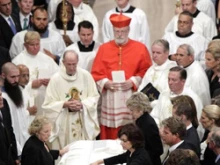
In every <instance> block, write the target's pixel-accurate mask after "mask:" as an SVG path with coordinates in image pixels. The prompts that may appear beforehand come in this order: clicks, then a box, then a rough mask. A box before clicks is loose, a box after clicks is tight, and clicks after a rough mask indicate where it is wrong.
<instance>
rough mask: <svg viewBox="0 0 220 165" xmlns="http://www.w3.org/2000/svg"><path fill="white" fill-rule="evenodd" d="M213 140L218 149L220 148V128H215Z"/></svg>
mask: <svg viewBox="0 0 220 165" xmlns="http://www.w3.org/2000/svg"><path fill="white" fill-rule="evenodd" d="M211 140H212V141H213V143H214V144H215V145H216V147H218V148H220V128H217V127H216V128H214V129H213V130H212V134H211Z"/></svg>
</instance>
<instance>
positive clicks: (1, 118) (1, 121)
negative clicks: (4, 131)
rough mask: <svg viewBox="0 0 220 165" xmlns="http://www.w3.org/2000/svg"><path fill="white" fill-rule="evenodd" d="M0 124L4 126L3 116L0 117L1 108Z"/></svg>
mask: <svg viewBox="0 0 220 165" xmlns="http://www.w3.org/2000/svg"><path fill="white" fill-rule="evenodd" d="M0 124H1V125H2V127H4V124H3V117H2V112H1V110H0Z"/></svg>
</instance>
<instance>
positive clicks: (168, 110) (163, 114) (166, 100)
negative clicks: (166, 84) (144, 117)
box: [151, 87, 203, 126]
mask: <svg viewBox="0 0 220 165" xmlns="http://www.w3.org/2000/svg"><path fill="white" fill-rule="evenodd" d="M180 95H187V96H190V97H191V98H192V99H193V101H194V103H195V106H196V110H197V118H198V120H199V119H200V117H201V113H202V108H203V104H202V101H201V99H200V98H199V96H198V95H197V94H196V93H195V92H194V91H193V90H191V89H190V88H187V87H185V88H184V89H183V91H182V93H181V94H179V95H176V94H174V93H173V92H171V91H170V90H167V91H164V92H162V93H161V94H160V96H159V98H158V100H157V101H156V102H154V105H155V106H154V107H153V110H152V111H151V116H152V117H153V118H154V120H155V121H156V123H157V125H158V126H159V125H160V124H161V122H162V121H163V120H164V119H166V118H168V117H171V116H172V109H173V105H172V103H171V98H174V97H176V96H180Z"/></svg>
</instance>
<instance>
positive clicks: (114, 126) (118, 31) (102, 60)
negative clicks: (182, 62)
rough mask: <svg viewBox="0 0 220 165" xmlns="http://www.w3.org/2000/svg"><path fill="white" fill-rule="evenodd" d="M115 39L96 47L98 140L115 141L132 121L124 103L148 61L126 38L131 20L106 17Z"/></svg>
mask: <svg viewBox="0 0 220 165" xmlns="http://www.w3.org/2000/svg"><path fill="white" fill-rule="evenodd" d="M110 20H111V23H112V24H113V27H114V28H113V29H114V36H115V39H114V40H112V41H110V42H107V43H105V44H103V45H101V46H100V47H99V50H98V53H97V55H96V57H95V60H94V63H93V67H92V75H93V78H94V79H95V81H96V83H97V85H98V88H99V91H100V92H101V93H102V107H101V139H115V138H117V132H118V130H119V129H120V127H121V126H123V125H125V124H127V123H129V122H131V121H132V116H131V114H130V112H129V110H128V109H127V108H126V105H125V102H126V100H127V99H128V98H129V97H130V96H131V94H132V92H133V91H135V90H137V88H138V86H139V85H140V82H141V79H142V77H143V75H144V73H145V72H146V70H147V69H148V68H149V67H150V65H151V59H150V56H149V53H148V50H147V48H146V46H145V45H144V44H142V43H140V42H137V41H134V40H131V39H129V38H128V34H129V30H130V28H129V24H130V21H131V18H129V17H127V16H124V15H123V14H120V15H118V14H113V15H111V16H110Z"/></svg>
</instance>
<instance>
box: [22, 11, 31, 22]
mask: <svg viewBox="0 0 220 165" xmlns="http://www.w3.org/2000/svg"><path fill="white" fill-rule="evenodd" d="M31 15H32V14H31V13H29V14H28V15H26V16H24V14H22V12H19V17H20V20H24V18H27V19H28V20H29V19H30V16H31Z"/></svg>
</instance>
